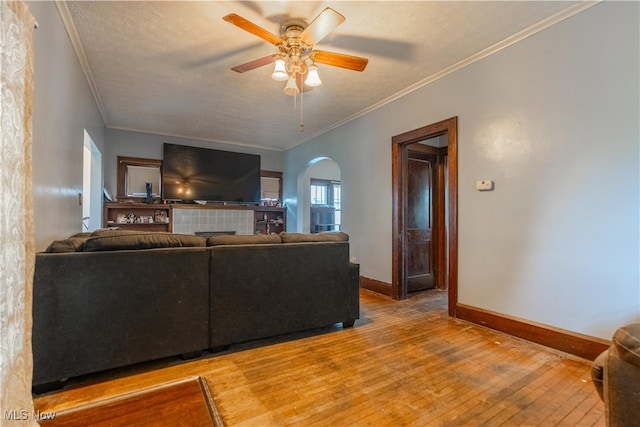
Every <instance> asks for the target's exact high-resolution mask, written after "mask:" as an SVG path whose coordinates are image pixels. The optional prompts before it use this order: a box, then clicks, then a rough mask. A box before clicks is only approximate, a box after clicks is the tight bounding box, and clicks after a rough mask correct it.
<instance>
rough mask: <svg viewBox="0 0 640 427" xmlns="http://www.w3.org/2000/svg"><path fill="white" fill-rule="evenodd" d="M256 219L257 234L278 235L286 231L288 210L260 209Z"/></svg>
mask: <svg viewBox="0 0 640 427" xmlns="http://www.w3.org/2000/svg"><path fill="white" fill-rule="evenodd" d="M254 218H255V222H256V224H255V232H256V234H278V233H280V232H281V231H285V229H286V224H287V209H286V208H270V207H258V208H256V209H255V215H254Z"/></svg>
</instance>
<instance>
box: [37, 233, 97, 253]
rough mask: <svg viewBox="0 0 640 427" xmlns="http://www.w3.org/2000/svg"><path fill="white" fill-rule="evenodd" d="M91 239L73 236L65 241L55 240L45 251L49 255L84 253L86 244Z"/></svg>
mask: <svg viewBox="0 0 640 427" xmlns="http://www.w3.org/2000/svg"><path fill="white" fill-rule="evenodd" d="M88 239H89V236H86V237H75V236H71V237H69V238H67V239H64V240H54V241H53V242H51V244H50V245H49V246H48V247H47V249H45V252H48V253H65V252H82V250H83V249H84V243H85V242H86V241H87V240H88Z"/></svg>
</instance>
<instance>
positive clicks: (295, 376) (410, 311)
mask: <svg viewBox="0 0 640 427" xmlns="http://www.w3.org/2000/svg"><path fill="white" fill-rule="evenodd" d="M292 338H293V337H291V336H289V337H280V338H275V339H270V340H264V341H262V342H259V343H249V344H244V345H240V346H236V347H234V348H232V349H231V350H230V351H228V352H225V353H218V354H207V355H205V356H203V357H202V358H200V359H198V360H194V361H190V362H184V361H178V360H173V359H172V360H164V361H161V362H156V363H153V364H148V365H145V366H138V367H136V368H129V369H126V370H120V371H112V372H110V373H107V374H104V375H99V376H93V377H89V378H83V379H81V380H80V381H75V382H74V383H72V384H70V386H69V387H68V388H67V389H65V390H63V391H60V392H57V393H53V394H49V395H44V396H39V397H36V398H35V399H34V402H35V406H36V409H37V410H40V411H43V412H51V411H61V410H63V409H65V408H72V407H74V406H77V405H80V404H87V403H91V402H96V401H100V400H103V399H106V398H109V397H112V396H116V395H119V394H123V393H128V392H131V391H134V390H137V389H140V388H144V387H149V386H153V385H156V384H160V383H164V382H168V381H174V380H177V379H181V378H185V377H188V376H194V375H200V376H203V377H205V378H206V380H207V382H208V384H209V387H210V389H211V392H212V394H213V399H214V401H215V404H216V405H217V407H218V410H219V411H220V415H221V416H222V418H223V420H224V422H225V423H226V425H228V426H281V425H287V426H290V425H300V426H349V425H355V426H366V425H375V426H399V425H405V426H604V425H605V422H604V405H603V403H602V402H601V401H600V399H599V397H598V395H597V393H596V392H595V388H594V386H593V384H592V383H591V379H590V362H588V361H585V360H582V359H579V358H576V357H573V356H570V355H567V354H564V353H560V352H557V351H554V350H550V349H547V348H545V347H542V346H538V345H536V344H531V343H528V342H526V341H522V340H519V339H516V338H512V337H509V336H506V335H502V334H500V333H496V332H494V331H491V330H488V329H484V328H481V327H478V326H476V325H472V324H469V323H466V322H463V321H459V320H455V319H450V318H449V317H448V316H447V313H446V294H445V293H444V292H442V291H435V290H434V291H427V292H423V293H420V294H417V295H413V296H412V297H411V298H410V299H408V300H405V301H393V300H391V299H389V298H388V297H384V296H379V295H377V294H374V293H371V292H368V291H361V314H360V319H359V320H358V321H356V324H355V326H354V327H353V328H350V329H344V330H343V329H342V328H340V327H338V326H334V327H329V328H325V329H323V330H321V331H313V332H312V333H307V334H297V335H296V336H295V338H296V339H292Z"/></svg>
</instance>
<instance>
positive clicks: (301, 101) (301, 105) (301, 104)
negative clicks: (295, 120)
mask: <svg viewBox="0 0 640 427" xmlns="http://www.w3.org/2000/svg"><path fill="white" fill-rule="evenodd" d="M300 86H302V85H300ZM301 89H302V90H301V91H300V132H304V123H302V107H303V105H304V86H303V87H302V88H301Z"/></svg>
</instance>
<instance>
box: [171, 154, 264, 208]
mask: <svg viewBox="0 0 640 427" xmlns="http://www.w3.org/2000/svg"><path fill="white" fill-rule="evenodd" d="M162 198H163V199H167V200H169V201H182V202H187V201H194V200H203V201H207V202H232V203H246V204H258V203H260V156H259V155H255V154H246V153H234V152H231V151H222V150H212V149H208V148H199V147H189V146H186V145H177V144H168V143H165V144H164V147H163V160H162Z"/></svg>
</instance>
